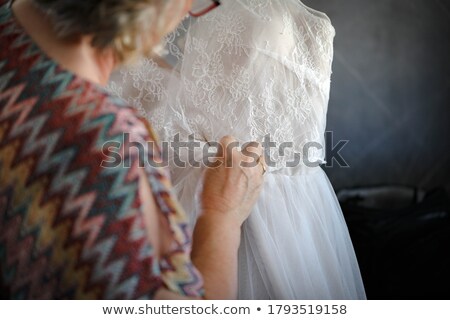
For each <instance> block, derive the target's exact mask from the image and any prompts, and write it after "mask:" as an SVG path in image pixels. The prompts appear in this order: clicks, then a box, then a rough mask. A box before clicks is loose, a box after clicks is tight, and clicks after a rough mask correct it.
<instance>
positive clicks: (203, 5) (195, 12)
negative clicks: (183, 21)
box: [189, 0, 220, 18]
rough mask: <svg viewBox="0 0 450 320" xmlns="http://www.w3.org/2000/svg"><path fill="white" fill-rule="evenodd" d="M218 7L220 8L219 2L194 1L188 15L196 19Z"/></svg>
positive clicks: (213, 0) (207, 0)
mask: <svg viewBox="0 0 450 320" xmlns="http://www.w3.org/2000/svg"><path fill="white" fill-rule="evenodd" d="M218 6H220V1H219V0H194V2H193V4H192V9H191V11H189V14H190V15H191V16H192V17H195V18H198V17H201V16H203V15H205V14H207V13H208V12H210V11H211V10H213V9H215V8H217V7H218Z"/></svg>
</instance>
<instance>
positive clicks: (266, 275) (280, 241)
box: [174, 168, 366, 300]
mask: <svg viewBox="0 0 450 320" xmlns="http://www.w3.org/2000/svg"><path fill="white" fill-rule="evenodd" d="M186 171H189V170H186ZM186 171H185V172H186ZM200 178H201V170H194V171H191V172H190V173H189V174H187V175H185V176H183V177H178V178H176V179H175V181H174V184H175V189H176V190H177V192H178V196H179V199H180V201H181V203H182V205H183V206H184V208H185V209H186V211H187V213H188V214H190V217H191V220H192V224H194V223H195V218H196V214H198V209H199V208H198V196H199V191H200V188H199V181H200ZM193 199H194V200H193ZM238 261H239V262H238V263H239V295H238V298H239V299H314V300H321V299H337V300H340V299H365V298H366V296H365V291H364V286H363V282H362V279H361V275H360V271H359V267H358V262H357V259H356V256H355V252H354V249H353V245H352V242H351V239H350V236H349V233H348V229H347V225H346V223H345V220H344V217H343V215H342V211H341V209H340V206H339V203H338V201H337V198H336V195H335V193H334V190H333V188H332V187H331V184H330V182H329V180H328V177H327V176H326V174H325V173H324V171H323V170H322V169H321V168H315V169H310V170H308V172H303V173H302V174H298V175H284V174H276V173H268V174H267V175H266V177H265V182H264V187H263V190H262V192H261V196H260V198H259V200H258V202H257V204H256V205H255V207H254V209H253V212H252V213H251V215H250V217H249V219H248V220H247V221H246V222H245V223H244V226H243V232H242V239H241V246H240V248H239V259H238Z"/></svg>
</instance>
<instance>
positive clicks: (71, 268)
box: [0, 0, 264, 299]
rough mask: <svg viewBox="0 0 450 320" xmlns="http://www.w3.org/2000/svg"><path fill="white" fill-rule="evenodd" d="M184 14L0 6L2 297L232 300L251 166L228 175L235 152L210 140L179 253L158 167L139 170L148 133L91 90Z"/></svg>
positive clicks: (255, 177)
mask: <svg viewBox="0 0 450 320" xmlns="http://www.w3.org/2000/svg"><path fill="white" fill-rule="evenodd" d="M190 5H191V1H178V0H177V1H175V0H174V1H162V0H153V1H150V0H124V1H107V0H99V1H78V2H74V1H69V0H17V1H15V2H14V4H13V6H12V7H10V3H9V1H6V0H0V61H1V62H0V88H1V93H0V128H1V130H0V131H1V134H0V204H1V205H0V206H1V208H0V252H1V254H0V267H1V269H0V275H1V278H0V279H1V280H2V281H1V282H2V286H0V287H3V288H6V290H7V291H8V292H7V295H8V297H10V298H22V299H23V298H25V299H30V298H40V299H41V298H46V299H72V298H77V299H80V298H84V299H86V298H90V299H96V298H107V299H117V298H127V299H137V298H183V297H184V298H186V297H188V298H199V297H206V298H234V297H235V296H236V291H237V276H236V269H237V263H236V261H237V249H238V246H239V241H240V226H241V224H242V223H243V221H244V220H245V219H246V218H247V216H248V214H249V212H250V209H251V207H252V205H253V203H254V201H255V199H256V197H257V194H258V192H259V189H260V185H261V181H262V177H261V176H262V172H263V170H262V169H264V168H263V165H264V164H263V163H262V162H261V163H262V165H261V166H252V167H245V168H244V167H240V166H238V165H236V164H240V161H246V160H248V156H245V155H244V154H243V153H241V152H238V151H236V150H232V151H229V150H227V149H226V148H225V146H226V145H228V144H229V143H230V142H233V139H232V138H230V137H225V138H224V139H222V140H221V143H222V146H223V148H222V149H220V148H219V151H218V154H217V159H218V160H220V162H219V164H220V165H219V166H218V167H216V168H214V169H211V170H208V172H207V174H206V176H205V182H204V183H205V189H204V192H203V193H202V199H203V200H202V203H203V205H202V215H201V218H200V219H199V223H198V225H197V227H196V230H195V231H194V238H193V239H194V241H193V247H192V255H191V254H190V251H191V239H190V232H189V228H187V226H186V218H185V215H184V213H183V212H182V211H181V210H180V209H179V206H178V204H177V202H176V200H175V198H174V197H173V194H172V191H171V186H170V184H169V182H168V181H169V180H168V176H167V173H166V171H165V170H164V169H161V168H158V167H157V166H149V165H146V166H145V167H143V166H142V165H141V160H142V159H144V158H145V159H147V160H149V161H151V163H155V162H156V163H157V162H159V161H160V154H159V150H158V148H156V147H152V146H153V145H155V138H154V135H153V133H152V131H151V128H150V126H149V124H148V123H147V122H146V121H145V120H143V119H141V118H139V117H138V116H137V115H136V112H135V111H134V109H132V108H130V107H128V106H126V105H125V104H123V103H122V102H120V101H118V100H117V99H115V98H113V97H112V96H111V95H110V94H108V93H107V92H106V91H105V90H104V89H103V88H102V86H103V85H105V84H106V83H107V81H108V78H109V75H110V73H111V71H112V70H113V69H114V68H115V67H117V66H119V65H120V64H122V63H125V62H127V61H129V60H130V59H132V58H134V57H139V56H141V55H145V54H148V53H149V52H151V50H152V48H153V47H154V45H155V44H157V43H158V41H159V39H160V37H161V36H163V35H164V33H166V32H168V31H170V29H171V28H172V26H175V25H177V24H178V22H179V20H180V18H181V17H182V16H184V15H185V14H186V13H187V10H188V9H189V7H190ZM250 149H251V151H252V152H254V153H259V154H261V147H260V146H258V145H255V144H254V145H252V146H251V147H249V150H250ZM230 161H231V162H232V163H233V166H232V167H226V166H225V164H224V163H225V162H230ZM191 258H192V259H191ZM194 265H195V266H194ZM202 276H203V277H202ZM202 278H203V280H204V285H203V280H202Z"/></svg>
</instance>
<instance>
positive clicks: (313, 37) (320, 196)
mask: <svg viewBox="0 0 450 320" xmlns="http://www.w3.org/2000/svg"><path fill="white" fill-rule="evenodd" d="M333 38H334V28H333V27H332V25H331V23H330V21H329V19H328V17H327V16H326V15H325V14H323V13H320V12H318V11H315V10H313V9H310V8H308V7H306V6H305V5H303V4H302V3H301V2H300V1H298V0H279V1H276V0H239V1H235V0H233V1H231V0H225V1H223V4H222V5H221V6H220V7H219V8H217V9H215V10H214V11H212V12H211V13H209V14H207V15H206V16H204V17H202V18H199V19H196V20H193V21H185V22H184V24H183V25H181V26H180V27H179V28H178V29H177V30H176V31H175V32H174V33H172V34H171V35H170V36H169V37H168V38H167V43H166V48H167V49H168V50H169V52H170V56H169V58H168V60H170V59H172V60H170V61H174V58H175V60H177V61H176V70H177V72H176V73H170V72H168V71H166V70H165V69H163V68H160V67H158V65H157V64H156V63H155V62H153V61H152V60H148V59H145V60H143V61H141V62H140V63H139V64H137V65H135V66H133V67H130V68H128V69H125V70H122V71H121V72H120V73H118V74H117V75H116V78H115V80H114V81H113V82H112V83H111V84H110V89H111V90H113V91H115V92H116V93H117V94H119V95H120V96H122V97H123V98H125V99H127V100H128V101H129V102H130V103H132V104H133V105H135V106H136V107H137V108H139V109H140V110H141V112H142V113H144V114H146V115H147V116H148V117H149V119H150V121H151V123H152V125H153V126H154V127H155V128H156V129H157V132H158V133H159V135H160V138H161V140H163V141H171V140H173V139H174V138H173V137H174V136H175V134H180V137H181V140H183V139H185V140H184V141H187V137H188V135H190V134H194V136H195V138H196V140H197V141H198V142H200V143H201V145H202V146H203V145H204V144H205V141H219V140H220V138H221V137H222V136H224V135H233V136H234V137H236V138H237V139H238V141H240V142H243V143H244V142H248V141H253V140H256V141H261V142H263V141H264V137H267V136H268V135H270V139H271V141H272V142H274V143H276V144H277V147H278V146H280V144H282V143H283V142H288V143H289V142H292V146H291V147H290V148H288V149H286V150H285V151H284V153H283V152H279V151H278V149H276V148H272V149H271V151H270V152H269V151H267V152H268V154H267V155H268V156H269V155H270V159H272V164H271V165H270V167H269V168H268V173H267V174H266V176H265V182H264V187H263V190H262V193H261V196H260V198H259V200H258V202H257V204H256V205H255V207H254V209H253V212H252V213H251V215H250V217H249V219H248V220H247V221H246V222H245V224H244V226H243V233H242V242H241V247H240V249H239V298H240V299H365V298H366V297H365V291H364V286H363V283H362V280H361V276H360V271H359V267H358V263H357V259H356V257H355V253H354V249H353V246H352V242H351V239H350V237H349V233H348V230H347V226H346V223H345V220H344V218H343V215H342V212H341V209H340V206H339V203H338V201H337V199H336V196H335V193H334V191H333V188H332V186H331V185H330V182H329V180H328V178H327V176H326V175H325V173H324V171H323V170H322V169H321V168H320V167H319V166H318V164H322V163H323V162H324V146H325V144H324V143H325V141H324V132H325V125H326V112H327V105H328V99H329V91H330V76H331V63H332V56H333ZM311 143H313V144H311ZM307 146H309V148H307V149H305V148H306V147H307ZM322 147H323V148H322ZM305 150H306V151H305ZM170 154H171V157H173V156H174V150H171V153H170ZM296 155H297V156H296ZM298 155H300V158H299V157H298ZM178 156H179V157H181V158H182V159H183V158H184V159H186V157H187V152H181V153H180V154H178ZM196 156H197V158H198V159H201V157H202V153H201V151H199V150H197V152H196ZM295 159H297V162H298V163H295V161H294V160H295ZM299 159H300V161H298V160H299ZM293 161H294V163H293ZM203 170H204V169H203V168H193V167H189V166H188V167H187V168H177V167H176V166H172V167H171V171H172V178H173V184H174V187H175V189H176V191H177V193H178V197H179V199H180V201H181V204H182V205H183V206H184V208H185V210H186V212H187V213H188V214H189V215H190V218H191V221H192V224H194V223H195V218H196V215H197V214H198V212H199V207H198V205H199V198H198V197H199V192H200V190H201V176H202V172H203Z"/></svg>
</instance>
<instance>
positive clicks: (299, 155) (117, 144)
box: [101, 131, 350, 168]
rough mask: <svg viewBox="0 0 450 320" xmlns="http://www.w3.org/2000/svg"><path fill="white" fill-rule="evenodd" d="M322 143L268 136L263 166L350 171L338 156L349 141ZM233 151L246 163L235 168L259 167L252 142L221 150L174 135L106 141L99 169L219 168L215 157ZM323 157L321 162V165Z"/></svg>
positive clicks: (327, 137) (215, 144)
mask: <svg viewBox="0 0 450 320" xmlns="http://www.w3.org/2000/svg"><path fill="white" fill-rule="evenodd" d="M324 140H325V145H323V144H321V143H320V142H317V141H309V142H305V143H303V144H300V145H299V144H296V143H294V142H292V141H284V142H275V141H274V140H273V139H272V136H271V135H270V134H268V135H266V136H265V137H264V138H263V141H261V146H262V148H263V150H264V159H265V163H266V166H267V167H269V168H271V167H273V168H276V167H277V168H279V167H280V162H281V163H282V164H283V165H282V166H283V167H286V168H295V167H298V166H301V165H303V166H306V167H310V168H314V167H318V166H321V165H324V166H325V167H333V166H335V165H337V166H339V167H343V168H348V167H350V166H349V164H348V163H347V161H346V160H345V159H344V157H343V155H342V154H341V152H342V150H343V149H344V147H345V146H346V145H347V143H348V142H349V141H348V140H338V141H337V142H336V143H335V142H334V139H333V132H332V131H327V132H326V133H325V139H324ZM224 147H225V149H226V150H223V148H224ZM233 150H238V151H240V152H242V154H243V155H244V156H246V160H245V161H241V162H240V163H239V165H241V166H244V167H253V166H257V165H259V160H260V159H259V158H260V156H261V155H260V153H258V152H257V151H256V150H257V149H256V148H255V144H254V142H246V143H240V142H238V141H233V142H231V143H229V144H228V145H226V146H222V144H221V143H220V142H219V141H201V140H198V139H196V138H195V136H194V134H191V135H189V136H188V137H187V138H186V139H182V138H181V135H180V134H176V135H175V136H174V137H173V139H172V140H171V141H162V142H160V143H159V144H157V143H156V142H154V141H145V142H143V141H132V139H130V134H128V133H125V134H123V136H122V139H121V141H117V140H116V141H108V142H106V143H104V144H103V146H102V152H103V155H104V157H105V160H103V161H102V163H101V166H102V167H104V168H118V167H127V168H129V167H131V165H132V163H131V162H132V159H138V166H139V167H145V166H148V165H149V166H153V167H171V166H172V167H173V166H175V167H178V168H187V167H193V168H201V167H210V168H215V167H218V166H220V165H221V161H220V160H218V159H217V154H218V153H219V154H228V155H231V156H232V154H233V152H232V151H233ZM155 152H158V153H160V157H153V156H152V154H154V153H155ZM125 155H126V156H125ZM130 155H131V156H130ZM324 157H325V161H323V158H324ZM228 160H229V161H227V163H226V165H227V166H232V165H233V164H235V162H233V161H232V159H228ZM133 161H134V160H133Z"/></svg>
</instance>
